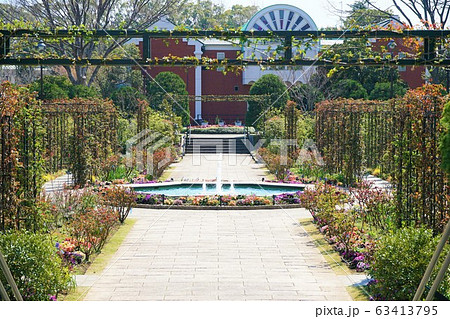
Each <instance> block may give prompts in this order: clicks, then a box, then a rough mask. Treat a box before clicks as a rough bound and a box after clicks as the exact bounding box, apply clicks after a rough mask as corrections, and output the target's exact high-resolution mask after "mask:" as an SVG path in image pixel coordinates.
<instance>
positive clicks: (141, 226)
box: [80, 209, 363, 300]
mask: <svg viewBox="0 0 450 319" xmlns="http://www.w3.org/2000/svg"><path fill="white" fill-rule="evenodd" d="M302 214H304V210H293V211H289V215H292V216H296V217H295V218H300V217H301V216H302ZM289 215H288V214H286V213H285V211H284V210H270V211H269V210H258V211H231V212H227V211H214V210H210V211H208V210H205V211H184V210H179V211H177V210H168V211H165V212H164V213H162V212H161V211H159V210H144V209H133V212H132V214H131V216H130V217H132V218H137V219H138V220H137V222H136V224H135V226H134V227H133V229H132V230H131V232H130V234H129V236H128V237H127V238H126V239H125V241H124V243H123V245H122V246H121V247H120V248H119V250H118V251H117V253H116V254H115V256H114V257H113V258H112V260H111V262H110V264H109V265H108V267H107V268H106V270H105V271H104V272H103V273H101V274H98V276H97V277H96V278H95V280H94V279H91V282H90V284H91V285H92V287H91V288H90V290H89V292H88V294H87V295H86V298H85V300H350V296H349V295H348V293H347V292H346V290H345V286H346V285H348V284H349V283H350V282H351V281H352V280H353V281H355V282H361V281H362V280H363V278H360V277H358V278H356V277H355V278H353V277H352V278H347V277H344V278H342V277H341V276H336V275H335V274H334V273H333V271H332V270H331V268H330V266H329V265H328V264H327V263H326V261H325V259H324V258H323V257H322V256H321V255H320V252H319V250H318V249H317V248H316V246H315V245H314V244H313V243H312V242H311V240H310V239H309V238H308V237H307V236H305V234H304V231H303V230H302V229H301V227H300V226H299V225H298V224H297V223H296V220H295V219H294V220H293V219H292V218H294V217H292V218H291V216H289ZM82 280H83V278H80V281H82ZM84 280H85V281H86V280H87V278H85V279H84ZM133 298H134V299H133Z"/></svg>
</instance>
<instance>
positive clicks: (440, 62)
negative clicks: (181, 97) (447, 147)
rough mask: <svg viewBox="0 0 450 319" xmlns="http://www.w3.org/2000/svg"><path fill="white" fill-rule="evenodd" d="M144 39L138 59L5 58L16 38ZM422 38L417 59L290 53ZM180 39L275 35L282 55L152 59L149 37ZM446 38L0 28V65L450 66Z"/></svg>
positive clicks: (426, 33) (405, 33) (420, 33)
mask: <svg viewBox="0 0 450 319" xmlns="http://www.w3.org/2000/svg"><path fill="white" fill-rule="evenodd" d="M83 37H84V38H96V39H100V38H113V39H117V38H129V39H132V38H142V41H143V54H142V58H140V59H113V58H105V59H101V58H100V59H98V58H97V59H84V58H45V57H43V58H13V57H9V56H8V54H9V53H10V48H11V40H12V39H15V38H35V39H62V38H83ZM411 37H418V38H423V39H424V54H423V57H421V58H414V59H412V58H398V59H397V58H396V59H386V58H383V59H351V60H342V61H339V62H336V61H330V60H326V59H323V58H321V57H319V58H318V59H305V58H297V57H293V56H292V48H293V44H292V40H293V39H349V38H367V39H369V38H377V39H381V38H385V39H391V38H411ZM179 38H194V39H204V38H220V39H235V41H240V43H242V45H245V41H246V40H247V39H269V38H274V39H277V40H278V41H282V42H283V45H284V49H285V50H284V58H282V59H273V60H272V59H271V60H254V59H226V60H222V61H217V60H214V59H209V58H204V59H200V60H197V59H194V57H185V58H173V57H172V58H171V57H167V58H152V57H151V54H150V39H179ZM443 38H446V39H447V38H448V39H450V30H401V31H391V30H372V31H370V30H369V31H365V30H349V31H337V30H332V31H215V30H204V31H199V30H192V31H176V30H175V31H167V30H155V31H151V30H21V29H19V30H0V65H28V66H32V65H48V66H52V65H53V66H54V65H64V66H75V65H84V66H86V65H104V66H133V65H136V64H139V65H142V66H180V67H190V66H199V65H202V66H224V65H226V66H251V65H270V66H311V65H315V66H336V65H338V66H362V65H365V66H386V65H395V66H413V65H415V66H418V65H432V66H435V67H442V66H450V59H448V58H447V59H437V58H436V55H435V51H436V40H437V39H443Z"/></svg>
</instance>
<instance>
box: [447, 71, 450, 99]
mask: <svg viewBox="0 0 450 319" xmlns="http://www.w3.org/2000/svg"><path fill="white" fill-rule="evenodd" d="M449 88H450V69H447V94H449V93H450V91H449Z"/></svg>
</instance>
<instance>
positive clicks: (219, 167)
mask: <svg viewBox="0 0 450 319" xmlns="http://www.w3.org/2000/svg"><path fill="white" fill-rule="evenodd" d="M221 155H222V154H219V161H218V162H217V179H216V193H217V194H218V195H222V161H221V159H222V158H221Z"/></svg>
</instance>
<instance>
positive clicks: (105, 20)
mask: <svg viewBox="0 0 450 319" xmlns="http://www.w3.org/2000/svg"><path fill="white" fill-rule="evenodd" d="M183 2H184V1H183V0H182V1H179V0H100V1H96V0H78V1H74V0H15V1H12V0H11V1H10V5H9V6H8V7H6V6H2V7H0V18H1V19H2V20H3V21H5V22H11V23H13V22H14V21H15V20H17V19H20V18H23V19H33V21H32V22H34V23H35V24H36V23H39V24H40V25H41V26H44V27H49V28H51V29H57V28H63V29H68V28H72V27H78V28H86V29H93V30H104V29H117V28H121V29H145V28H148V27H149V26H150V25H152V24H153V23H155V22H156V21H157V20H158V19H160V18H161V16H163V15H166V14H168V13H170V12H171V11H172V10H174V9H176V8H178V7H179V6H180V5H182V4H183ZM5 8H10V9H9V10H6V9H5ZM128 40H129V39H118V40H109V41H102V42H99V41H97V40H95V39H89V38H82V37H76V38H75V39H74V40H73V41H69V40H66V39H62V40H60V41H58V42H48V43H47V46H48V47H49V49H51V50H53V51H54V52H55V53H57V54H58V55H60V56H67V57H71V58H75V59H80V58H86V59H89V58H92V57H100V58H107V57H108V56H109V55H110V54H111V53H112V52H113V51H114V49H116V48H118V47H120V46H121V45H123V44H124V43H126V42H127V41H128ZM64 68H65V70H66V71H67V75H68V77H69V79H70V81H71V82H72V83H73V84H88V85H91V84H92V83H93V81H94V79H95V77H96V75H97V73H98V71H99V69H100V66H96V67H94V68H93V70H92V72H88V70H89V67H88V66H81V65H77V66H75V67H70V66H65V67H64Z"/></svg>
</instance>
